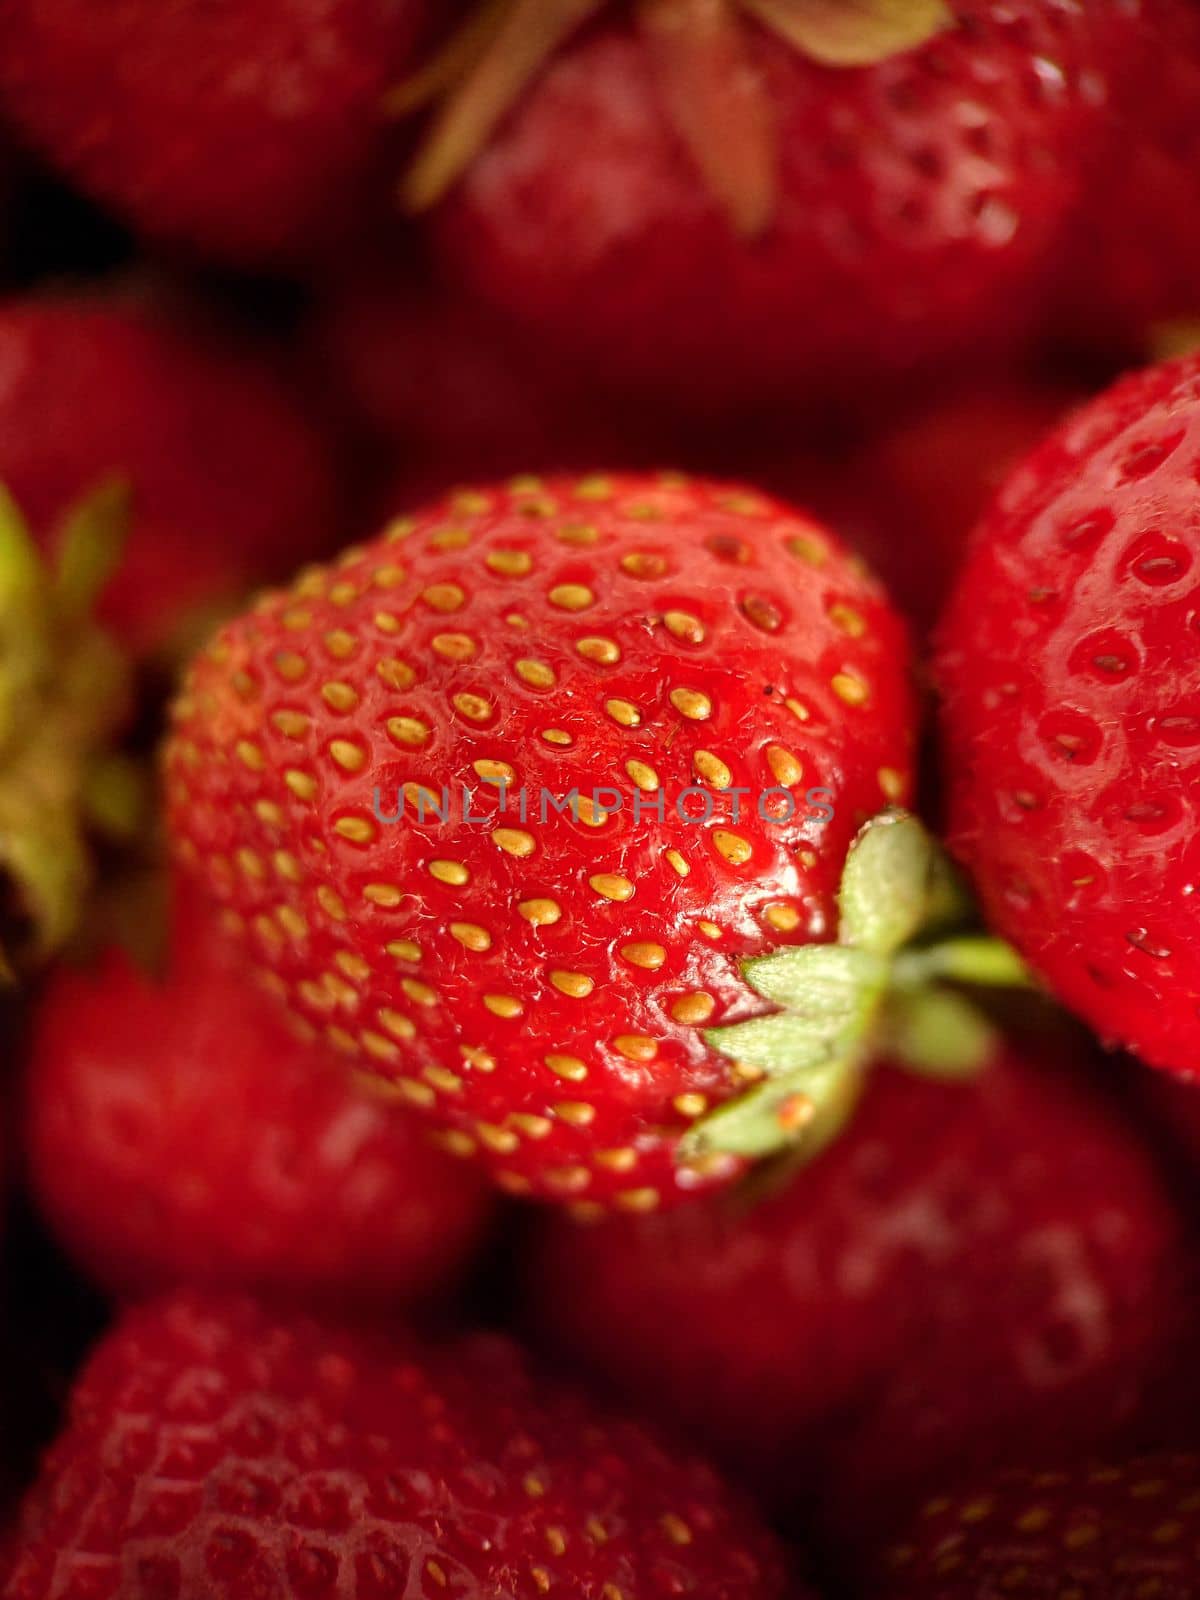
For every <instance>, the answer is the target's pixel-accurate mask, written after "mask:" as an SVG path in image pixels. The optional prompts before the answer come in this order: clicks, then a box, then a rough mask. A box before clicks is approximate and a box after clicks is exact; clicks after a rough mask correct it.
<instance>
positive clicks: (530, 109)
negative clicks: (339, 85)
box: [408, 0, 1139, 410]
mask: <svg viewBox="0 0 1200 1600" xmlns="http://www.w3.org/2000/svg"><path fill="white" fill-rule="evenodd" d="M599 9H600V8H599V7H598V6H597V5H595V4H591V5H589V4H586V3H580V0H555V3H554V4H553V5H551V6H550V7H546V6H544V5H543V6H541V7H538V6H534V5H532V4H530V3H529V0H510V3H509V4H508V5H507V6H505V5H500V6H495V7H493V8H491V12H490V13H489V14H490V15H491V16H492V17H493V18H495V19H499V20H497V21H496V22H495V30H496V31H495V37H494V38H493V39H492V41H491V42H490V46H486V47H484V48H483V49H482V52H481V51H480V49H479V47H478V44H476V49H475V50H474V52H472V51H471V50H468V49H467V48H466V43H464V44H463V45H462V46H460V55H461V56H463V57H465V58H466V61H467V67H466V70H465V72H464V73H463V75H462V77H461V80H460V82H459V83H458V85H457V87H456V88H455V89H454V90H453V91H452V93H451V95H450V98H449V100H448V102H447V103H446V104H445V105H444V107H443V110H442V113H441V115H440V117H439V120H438V122H437V123H436V125H435V128H434V132H433V134H432V136H431V138H430V141H429V142H428V144H427V147H426V150H425V152H424V154H423V155H422V156H421V157H420V158H419V160H418V162H417V165H416V167H415V169H414V170H413V172H412V173H411V175H410V178H409V183H408V192H409V198H410V202H411V203H412V204H413V205H414V206H416V207H417V208H422V207H427V206H429V205H430V204H431V203H432V202H433V201H435V200H438V199H440V198H442V197H443V196H445V197H446V198H445V199H444V203H443V204H441V205H439V206H438V207H437V209H436V210H435V211H433V212H432V213H431V216H430V220H429V233H430V237H431V239H432V241H433V246H434V249H435V251H436V254H437V259H438V261H439V262H440V264H441V266H442V269H443V271H444V273H445V274H446V276H447V278H452V279H454V280H456V281H458V282H461V283H462V284H464V285H465V286H466V287H467V288H468V290H469V291H470V292H471V293H472V294H473V295H475V296H477V297H478V298H479V299H481V300H482V301H484V302H485V303H487V304H489V305H491V306H493V307H494V308H495V309H496V311H497V312H498V313H501V314H503V315H504V316H505V317H508V318H511V319H513V320H514V321H515V322H516V323H518V324H519V325H520V326H521V327H523V328H524V329H526V330H527V335H528V337H529V338H530V340H531V341H533V342H535V343H536V345H537V347H538V348H539V349H542V350H550V351H553V352H554V353H555V354H556V355H557V356H558V357H559V359H560V360H566V361H570V362H584V363H586V367H587V370H588V371H589V373H596V372H601V373H608V374H610V375H612V376H613V377H615V378H617V379H619V380H621V381H623V382H626V383H630V384H633V385H646V384H652V385H655V386H657V387H660V388H662V389H664V390H665V391H667V392H668V393H669V394H670V396H671V398H672V400H673V401H674V402H675V403H676V404H678V405H687V406H688V407H689V408H711V409H713V410H725V409H730V408H731V407H732V405H733V404H734V403H736V404H737V405H739V406H742V407H744V406H745V404H746V403H747V402H752V401H758V400H760V399H763V398H765V397H770V396H773V395H776V394H777V393H778V392H779V391H780V390H781V389H785V390H786V391H787V392H788V395H789V398H794V391H795V388H796V386H797V385H800V386H802V392H803V390H809V389H812V388H813V387H815V386H820V392H821V394H822V396H825V395H827V393H828V392H829V390H830V389H835V390H836V391H837V392H839V393H846V394H848V395H854V394H857V393H858V392H861V391H862V390H864V389H866V388H870V389H872V390H875V389H878V387H879V385H880V383H881V381H882V380H883V379H885V378H887V377H889V376H895V375H896V374H898V373H907V372H910V371H911V370H912V369H914V368H919V367H924V366H927V365H930V364H934V363H937V364H941V363H944V362H945V361H946V360H948V359H949V358H951V357H955V358H958V359H961V358H962V357H963V356H964V355H965V356H967V357H968V358H969V360H970V361H972V362H974V361H976V360H978V359H979V357H980V354H981V353H982V352H984V351H987V350H990V349H992V348H998V347H1000V346H1002V345H1003V344H1004V343H1005V342H1006V341H1008V342H1011V340H1012V339H1013V338H1014V337H1015V336H1016V335H1017V333H1018V332H1019V331H1020V330H1021V329H1022V328H1023V327H1024V326H1026V325H1027V324H1028V323H1029V322H1030V320H1031V318H1032V317H1033V315H1034V313H1035V312H1037V311H1038V310H1039V308H1040V307H1041V306H1042V305H1043V303H1044V300H1045V297H1046V295H1047V294H1048V292H1049V288H1050V281H1051V280H1050V270H1049V269H1050V268H1051V266H1052V265H1053V264H1054V262H1055V257H1056V252H1057V251H1058V249H1059V247H1060V244H1061V241H1062V239H1063V238H1064V236H1065V232H1066V229H1067V226H1068V224H1069V222H1070V220H1071V217H1072V215H1073V211H1074V207H1075V205H1076V203H1077V201H1078V198H1079V191H1080V186H1081V179H1082V173H1083V168H1084V165H1085V162H1086V158H1087V156H1088V154H1089V152H1090V151H1091V150H1092V149H1093V148H1094V147H1095V146H1096V144H1097V142H1098V140H1099V138H1100V136H1101V134H1102V131H1103V124H1104V116H1103V112H1104V108H1105V103H1106V100H1107V97H1108V94H1109V78H1110V69H1111V68H1112V66H1113V64H1114V62H1115V61H1118V60H1119V59H1120V57H1121V56H1122V55H1123V53H1124V50H1123V47H1124V46H1125V44H1126V42H1127V40H1128V37H1129V35H1130V34H1136V32H1137V29H1138V26H1139V25H1138V23H1137V21H1136V18H1131V17H1129V16H1128V15H1127V14H1126V13H1125V11H1124V9H1123V8H1109V7H1095V8H1092V7H1082V6H1070V7H1068V6H1063V5H1060V4H1058V3H1056V0H1017V3H1012V0H1003V3H997V0H952V3H949V4H942V3H941V0H929V3H921V4H916V5H912V6H908V7H897V6H894V5H891V6H888V5H885V4H884V3H882V0H873V3H869V4H865V5H855V6H849V5H841V4H838V3H830V4H826V5H823V6H814V5H811V4H805V3H797V0H745V4H744V5H743V4H740V3H737V0H715V3H714V0H642V3H641V4H640V5H639V6H637V7H636V8H635V13H636V15H634V16H632V17H631V16H629V15H627V14H626V13H625V12H624V10H622V11H620V12H617V13H616V14H614V15H610V13H611V12H612V9H613V8H611V7H609V8H608V9H607V11H604V12H602V14H601V16H600V18H599V20H593V21H592V22H591V23H590V25H589V26H588V27H587V28H586V29H584V30H581V31H580V32H578V34H576V35H575V36H574V37H567V36H569V35H571V34H572V32H573V29H574V28H575V27H577V26H578V24H579V22H580V20H581V19H582V18H584V17H593V16H594V14H595V13H596V12H597V10H599ZM547 12H549V16H548V15H547ZM564 37H566V38H567V42H566V43H565V44H563V45H562V46H561V48H560V49H559V51H558V53H557V54H554V53H553V47H554V45H555V43H556V42H558V41H560V40H562V39H564ZM480 54H482V59H481V60H480V59H479V56H480ZM550 56H552V57H553V58H552V59H549V60H548V59H547V58H548V57H550ZM534 64H536V65H534ZM451 65H452V63H449V62H448V63H446V66H445V68H444V70H443V72H442V73H441V74H440V75H435V81H437V82H439V83H440V82H441V81H442V80H443V79H444V78H445V77H446V76H447V75H449V73H450V68H451ZM522 91H524V92H523V93H522ZM506 110H507V111H509V112H510V114H509V115H508V116H507V117H506V118H504V120H501V114H502V113H503V112H505V111H506ZM448 191H449V192H448Z"/></svg>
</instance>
